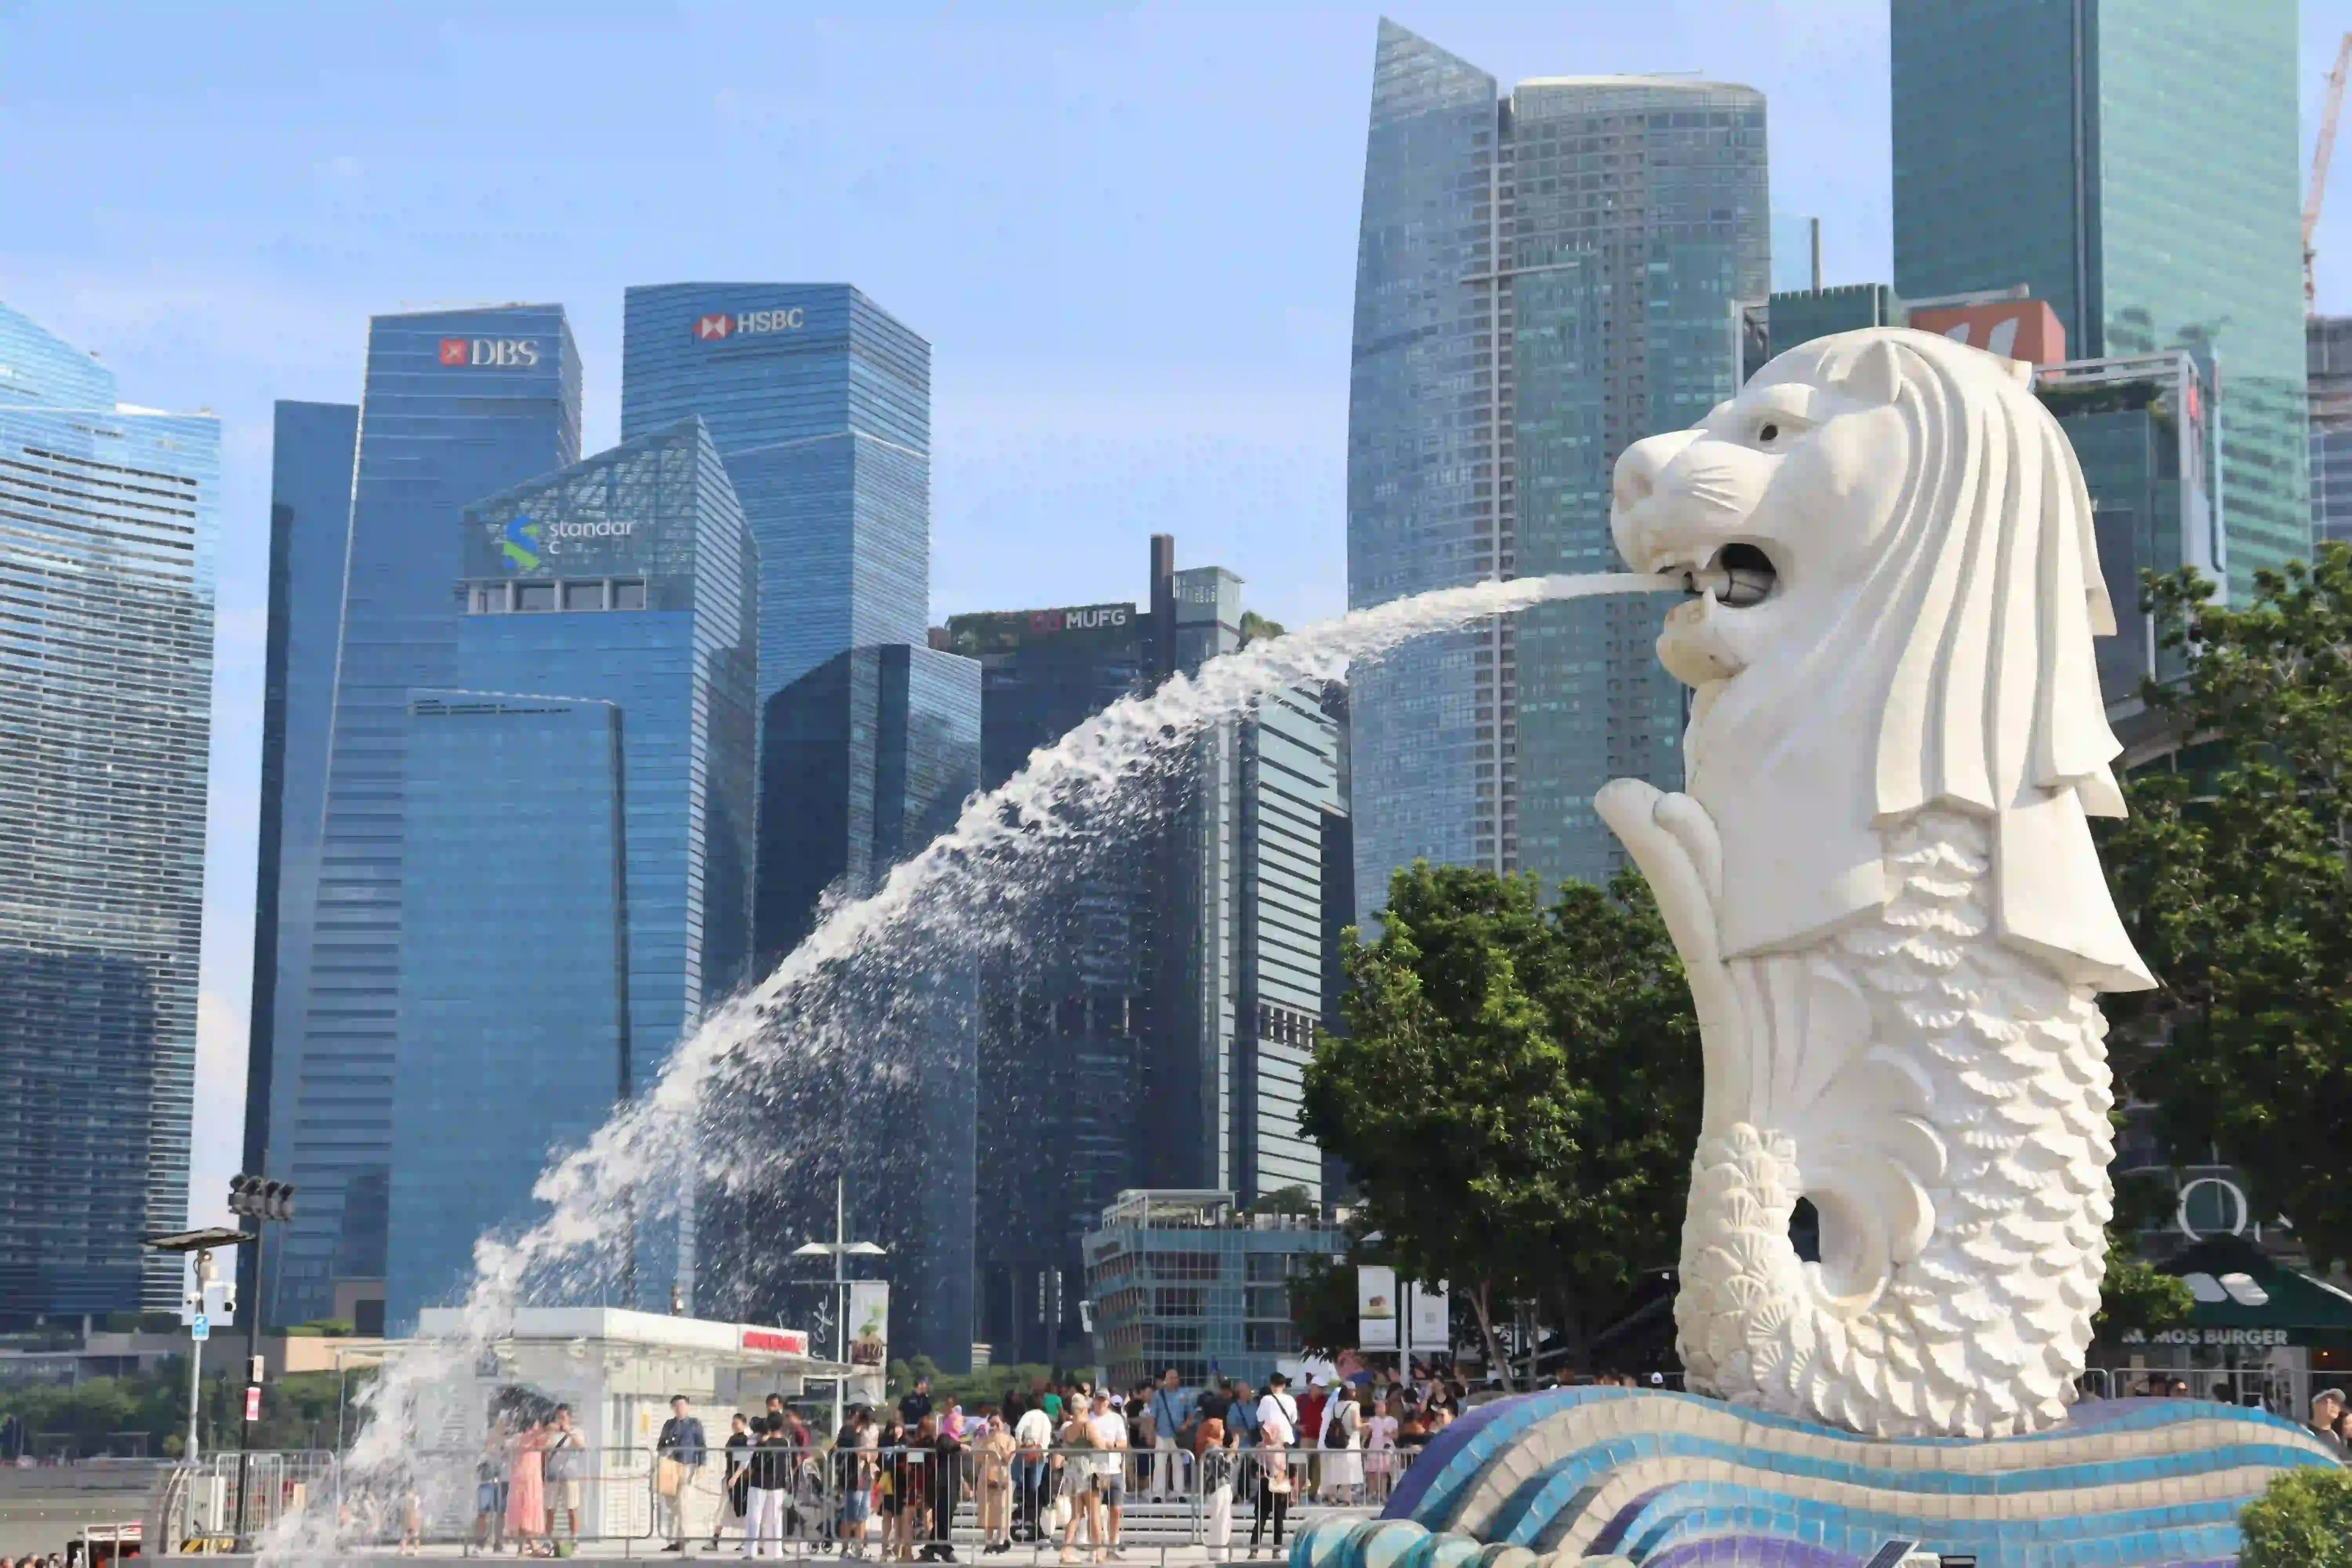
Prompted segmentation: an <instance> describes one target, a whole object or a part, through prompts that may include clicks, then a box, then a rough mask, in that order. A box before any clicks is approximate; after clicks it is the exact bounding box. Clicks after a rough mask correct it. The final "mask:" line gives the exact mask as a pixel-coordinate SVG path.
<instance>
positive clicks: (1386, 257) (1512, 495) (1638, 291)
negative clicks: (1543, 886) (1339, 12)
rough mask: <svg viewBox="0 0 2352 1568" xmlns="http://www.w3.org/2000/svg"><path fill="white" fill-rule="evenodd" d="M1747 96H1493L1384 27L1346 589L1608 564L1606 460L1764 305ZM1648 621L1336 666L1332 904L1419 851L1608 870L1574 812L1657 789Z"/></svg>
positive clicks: (1479, 78) (1512, 624) (1660, 747)
mask: <svg viewBox="0 0 2352 1568" xmlns="http://www.w3.org/2000/svg"><path fill="white" fill-rule="evenodd" d="M1767 186H1768V182H1767V176H1766V148H1765V130H1764V102H1763V98H1762V96H1761V95H1760V94H1759V93H1757V92H1755V91H1753V90H1752V89H1748V88H1744V87H1739V86H1736V85H1732V84H1727V83H1721V82H1706V81H1696V80H1684V79H1661V78H1638V77H1622V78H1621V77H1570V78H1559V79H1538V80H1531V81H1526V82H1522V83H1520V84H1519V85H1518V87H1517V89H1515V90H1514V91H1513V92H1512V93H1511V94H1510V95H1509V96H1508V97H1507V98H1506V99H1502V100H1497V97H1496V81H1495V79H1494V78H1493V77H1491V76H1489V75H1487V74H1486V72H1484V71H1481V70H1479V69H1477V68H1475V67H1474V66H1472V65H1470V64H1468V63H1467V62H1465V61H1464V60H1461V59H1458V58H1455V57H1454V56H1452V55H1450V54H1447V53H1446V52H1445V51H1444V50H1443V49H1440V48H1438V47H1435V46H1433V45H1432V44H1430V43H1429V42H1428V41H1426V40H1425V39H1423V38H1420V37H1415V36H1414V35H1413V34H1412V33H1411V32H1409V31H1407V30H1406V29H1404V28H1402V27H1400V26H1396V25H1395V24H1394V23H1391V22H1382V23H1381V26H1380V32H1379V37H1378V41H1377V45H1376V48H1375V54H1374V63H1373V81H1372V108H1371V128H1370V138H1369V141H1368V143H1367V148H1366V162H1365V175H1364V205H1363V218H1362V227H1361V230H1360V235H1359V239H1358V250H1357V275H1356V322H1355V359H1354V372H1353V377H1352V382H1351V386H1350V395H1349V459H1348V460H1349V468H1348V552H1349V601H1350V603H1351V604H1354V605H1373V604H1380V603H1382V602H1385V601H1387V600H1389V599H1392V598H1396V597H1400V596H1402V595H1406V594H1412V593H1418V592H1422V591H1423V590H1426V589H1431V588H1438V587H1449V586H1456V585H1459V584H1466V583H1473V582H1478V581H1481V580H1487V579H1502V578H1509V577H1516V576H1519V575H1522V574H1538V573H1552V572H1595V571H1605V570H1608V569H1610V568H1611V567H1612V565H1613V564H1614V563H1615V562H1614V554H1613V551H1612V546H1611V544H1610V540H1609V527H1608V512H1609V495H1610V475H1611V471H1612V466H1613V465H1614V463H1615V461H1616V458H1617V455H1618V454H1619V453H1620V452H1622V450H1623V449H1624V448H1625V447H1626V446H1628V445H1630V444H1631V443H1632V442H1633V441H1635V440H1638V439H1640V438H1641V437H1643V436H1646V435H1649V434H1651V433H1653V432H1654V431H1657V430H1661V429H1666V428H1672V427H1675V426H1683V425H1687V424H1689V423H1691V422H1692V421H1693V420H1694V419H1696V417H1698V416H1701V415H1704V414H1705V413H1706V410H1707V409H1708V408H1710V407H1712V406H1713V405H1715V404H1716V403H1717V402H1718V401H1720V400H1721V399H1723V398H1724V397H1727V396H1728V395H1730V394H1731V392H1732V391H1733V390H1734V389H1735V388H1736V387H1737V386H1738V378H1739V354H1738V346H1737V344H1738V337H1737V333H1736V331H1735V326H1736V321H1737V312H1738V305H1739V303H1740V302H1741V301H1743V300H1745V301H1753V300H1760V299H1762V298H1763V296H1764V295H1765V293H1766V286H1767V283H1768V280H1769V249H1770V220H1769V192H1768V188H1767ZM1663 614H1664V610H1663V607H1662V606H1660V605H1658V604H1656V603H1654V602H1652V601H1645V600H1619V599H1598V600H1591V601H1584V602H1580V603H1577V604H1570V605H1545V606H1541V607H1539V608H1538V609H1536V610H1533V611H1530V612H1528V614H1526V615H1524V616H1519V617H1517V618H1516V619H1515V620H1507V621H1496V622H1494V623H1490V624H1489V625H1487V626H1484V627H1480V628H1476V629H1474V630H1470V631H1466V632H1463V633H1459V634H1455V635H1454V636H1451V637H1429V638H1423V639H1419V640H1418V641H1417V642H1415V643H1414V644H1412V646H1410V647H1406V648H1404V649H1402V650H1400V651H1399V652H1398V653H1397V654H1395V655H1391V656H1390V657H1388V658H1384V659H1382V660H1381V662H1380V663H1379V664H1377V665H1375V666H1373V667H1372V668H1369V669H1366V670H1363V671H1360V672H1359V673H1358V674H1357V676H1356V678H1355V690H1354V695H1353V699H1352V720H1353V747H1352V752H1353V767H1354V773H1355V784H1356V786H1357V788H1356V809H1355V818H1354V823H1353V834H1354V839H1355V845H1356V887H1357V898H1358V903H1359V909H1360V912H1361V913H1362V914H1363V915H1365V916H1370V914H1371V913H1372V912H1373V911H1375V910H1378V909H1379V908H1380V907H1381V904H1382V903H1384V902H1385V901H1386V899H1387V895H1388V879H1389V874H1390V872H1391V871H1392V870H1394V869H1395V868H1398V867H1400V866H1402V865H1406V864H1409V863H1410V862H1412V860H1414V859H1417V858H1428V859H1431V860H1433V861H1439V862H1451V863H1467V864H1476V865H1485V866H1490V867H1493V868H1496V869H1497V870H1517V869H1522V868H1524V869H1528V870H1533V871H1537V872H1539V873H1542V874H1544V875H1547V876H1552V877H1559V876H1574V877H1581V878H1586V879H1596V880H1597V879H1605V878H1606V877H1607V876H1608V875H1609V874H1610V873H1611V871H1612V869H1613V868H1615V866H1616V865H1617V864H1618V862H1619V859H1620V853H1619V851H1618V849H1617V847H1616V846H1615V843H1614V841H1613V839H1612V837H1610V835H1609V834H1608V833H1607V831H1606V830H1605V829H1604V828H1603V827H1602V826H1601V823H1600V821H1599V819H1598V818H1597V817H1595V816H1593V813H1592V809H1591V797H1592V795H1593V794H1594V792H1595V791H1597V790H1598V789H1599V788H1600V787H1601V784H1604V783H1606V782H1607V781H1608V780H1609V779H1611V778H1613V777H1618V776H1621V775H1626V774H1632V775H1634V776H1639V777H1644V778H1648V779H1651V780H1653V781H1654V782H1655V783H1657V784H1661V785H1666V786H1672V785H1674V784H1678V783H1679V781H1680V778H1681V762H1680V740H1681V720H1682V700H1681V694H1680V691H1679V689H1677V688H1675V685H1674V683H1673V682H1672V681H1671V680H1670V679H1668V678H1667V677H1666V676H1665V675H1664V672H1663V671H1662V670H1659V669H1658V668H1657V667H1656V660H1655V659H1654V658H1653V657H1652V654H1651V647H1652V644H1653V643H1654V641H1655V638H1656V635H1657V630H1658V623H1659V621H1660V619H1661V617H1662V616H1663Z"/></svg>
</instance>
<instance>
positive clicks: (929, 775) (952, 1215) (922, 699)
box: [703, 643, 980, 1371]
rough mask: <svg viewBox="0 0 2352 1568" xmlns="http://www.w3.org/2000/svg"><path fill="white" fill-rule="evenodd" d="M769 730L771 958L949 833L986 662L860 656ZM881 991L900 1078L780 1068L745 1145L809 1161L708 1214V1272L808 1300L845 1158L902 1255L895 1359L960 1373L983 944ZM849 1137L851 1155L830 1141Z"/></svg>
mask: <svg viewBox="0 0 2352 1568" xmlns="http://www.w3.org/2000/svg"><path fill="white" fill-rule="evenodd" d="M763 722H764V725H765V730H764V733H763V736H762V740H761V775H760V790H761V802H760V821H761V832H762V838H761V879H760V882H759V887H758V890H757V894H756V899H755V910H754V921H753V926H754V930H753V941H754V947H755V950H756V951H757V952H759V953H760V954H761V961H760V962H761V965H762V966H763V967H764V966H766V965H768V964H770V963H773V962H774V961H775V960H776V959H777V958H779V957H781V956H782V954H783V953H785V952H789V951H791V950H792V949H793V947H795V946H797V945H798V944H799V942H801V940H802V939H803V937H805V936H806V935H807V934H808V932H809V931H810V930H811V929H813V928H814V925H815V923H816V921H817V917H818V914H819V910H820V903H821V900H823V899H824V896H825V894H826V893H827V892H828V891H833V890H838V891H839V892H841V893H842V894H844V895H845V896H848V897H853V898H855V897H863V896H865V895H866V894H869V893H871V892H873V891H874V890H875V889H877V888H878V887H879V886H880V885H881V882H882V880H883V879H884V878H886V877H887V876H888V874H889V872H890V869H891V868H893V867H894V866H896V865H898V862H900V861H901V860H904V859H906V858H908V857H909V856H912V855H914V854H916V853H918V852H919V851H920V850H921V849H922V848H923V847H925V846H926V845H928V844H929V843H930V841H931V840H932V839H933V838H936V837H939V835H940V833H942V832H944V831H946V830H947V829H948V828H949V827H950V826H953V825H954V822H955V819H956V816H957V815H958V813H959V812H961V809H962V807H963V804H964V802H965V801H966V800H968V799H970V798H971V795H972V792H973V791H975V790H976V789H978V788H979V787H980V667H979V666H978V665H977V664H975V663H973V662H972V661H971V660H970V659H968V658H959V657H957V656H955V655H953V654H947V653H941V652H939V651H937V650H935V649H933V648H931V647H929V646H928V645H926V646H923V647H908V645H906V644H903V643H894V644H885V645H883V646H882V647H859V648H850V649H848V650H846V651H845V652H842V653H838V654H835V656H834V657H832V658H829V659H826V660H825V661H824V663H822V664H820V665H818V666H817V667H816V668H814V669H812V670H810V671H808V672H807V673H806V674H804V675H803V676H802V677H801V678H800V679H797V680H794V681H793V682H792V683H791V684H790V685H788V686H786V687H785V688H784V689H782V691H779V692H777V693H776V694H775V695H774V696H773V697H772V698H770V699H769V700H768V704H767V708H766V711H765V714H764V717H763ZM870 984H871V985H872V986H873V990H872V991H871V993H870V994H867V995H866V996H864V997H863V998H861V1000H860V1001H859V1002H858V1003H857V1004H856V1005H858V1006H859V1007H860V1008H861V1013H860V1026H861V1028H863V1029H864V1030H865V1036H864V1038H863V1039H862V1040H861V1041H860V1042H859V1045H860V1048H861V1049H862V1050H863V1051H865V1052H866V1053H867V1057H866V1060H867V1061H868V1062H888V1063H890V1064H892V1065H893V1066H894V1067H895V1068H897V1069H898V1072H899V1073H900V1074H901V1075H902V1076H900V1077H898V1079H894V1080H893V1081H892V1082H891V1083H890V1084H889V1086H888V1089H887V1094H886V1095H885V1097H884V1099H883V1101H882V1102H880V1103H877V1102H875V1101H874V1100H871V1099H869V1098H867V1097H866V1095H867V1090H868V1089H870V1088H871V1087H872V1086H871V1083H870V1080H868V1079H857V1080H856V1081H852V1080H851V1079H848V1078H846V1077H844V1078H842V1079H835V1080H830V1081H817V1080H815V1079H809V1080H802V1079H792V1078H791V1077H790V1075H792V1074H793V1073H796V1072H799V1071H801V1070H802V1069H800V1068H780V1069H779V1074H778V1078H777V1079H776V1081H774V1082H773V1083H772V1084H771V1085H769V1086H767V1092H768V1094H769V1096H770V1098H769V1099H768V1100H766V1101H765V1102H764V1103H763V1104H762V1105H761V1107H760V1108H759V1110H758V1111H757V1113H756V1114H757V1116H758V1117H759V1118H760V1119H761V1121H760V1124H759V1125H757V1126H754V1127H751V1128H747V1129H745V1130H743V1131H740V1132H739V1134H738V1138H737V1141H738V1142H739V1143H740V1144H742V1145H743V1146H746V1147H757V1146H759V1145H760V1142H761V1140H762V1139H764V1140H766V1141H767V1142H770V1143H771V1144H772V1145H773V1146H775V1147H778V1148H780V1149H784V1150H793V1151H797V1152H799V1154H800V1155H801V1156H803V1157H802V1158H801V1159H799V1161H798V1162H797V1163H790V1162H787V1161H784V1160H782V1159H781V1158H780V1160H779V1161H778V1163H777V1167H776V1169H777V1172H778V1176H777V1179H776V1180H774V1181H772V1182H767V1183H755V1184H753V1190H752V1191H751V1193H750V1194H748V1195H747V1196H746V1197H745V1198H743V1199H741V1200H740V1201H739V1200H719V1201H714V1203H713V1204H712V1205H710V1206H709V1214H708V1215H707V1218H706V1221H705V1224H704V1226H703V1236H704V1238H705V1247H706V1255H707V1256H706V1258H705V1263H704V1278H705V1279H706V1281H707V1282H709V1285H710V1288H711V1290H712V1292H713V1294H714V1298H715V1299H716V1300H721V1301H727V1302H730V1303H732V1305H731V1306H730V1309H729V1310H731V1311H732V1312H734V1313H735V1314H736V1315H738V1316H740V1317H741V1318H742V1319H743V1320H744V1321H772V1319H773V1318H774V1317H775V1316H776V1315H777V1314H778V1313H780V1312H782V1311H783V1310H786V1303H789V1302H793V1301H796V1300H801V1299H802V1296H801V1294H800V1293H799V1290H798V1286H796V1284H795V1281H799V1282H803V1283H804V1282H805V1281H807V1280H808V1279H810V1278H811V1276H810V1275H809V1273H808V1272H807V1271H806V1270H805V1269H800V1270H795V1269H793V1268H792V1267H791V1266H790V1264H789V1262H788V1256H789V1254H790V1253H791V1251H792V1249H793V1247H794V1246H796V1245H798V1244H799V1243H800V1242H801V1241H803V1240H806V1239H809V1238H811V1237H823V1238H824V1239H830V1238H831V1236H832V1227H833V1221H834V1178H835V1173H836V1169H837V1168H838V1167H839V1161H840V1159H845V1160H846V1162H847V1166H846V1177H845V1179H846V1194H847V1200H848V1204H849V1211H848V1222H849V1226H850V1231H851V1234H852V1235H854V1236H856V1237H861V1238H865V1239H871V1240H877V1241H879V1242H880V1243H881V1244H882V1245H883V1246H884V1247H887V1248H888V1249H889V1258H888V1259H887V1262H885V1263H884V1264H882V1265H881V1266H880V1268H879V1272H880V1273H881V1275H882V1276H883V1277H884V1278H887V1279H889V1280H890V1282H891V1287H890V1288H891V1300H890V1314H891V1344H892V1347H893V1351H894V1353H895V1352H898V1351H899V1350H900V1349H901V1347H903V1351H904V1353H905V1354H908V1355H915V1354H921V1355H928V1356H929V1357H930V1358H931V1359H932V1361H933V1362H935V1363H938V1364H939V1365H940V1368H941V1369H943V1370H949V1371H953V1370H958V1369H961V1368H962V1367H965V1366H967V1365H969V1364H970V1358H971V1345H972V1294H971V1292H972V1253H971V1248H972V1225H973V1210H972V1202H973V1199H972V1172H973V1162H974V1159H975V1154H974V1151H973V1144H972V1140H973V1136H974V1119H975V1117H976V1115H977V1114H978V1106H977V1099H976V1096H977V1092H978V1089H977V1079H976V1073H977V1065H976V1062H975V1057H974V1053H975V1049H976V1046H975V1041H976V1037H977V1029H978V1006H979V972H978V963H977V959H976V958H975V957H974V956H973V955H972V954H971V953H970V952H953V951H945V952H940V953H936V954H926V955H919V956H912V955H910V960H909V962H907V963H903V964H900V965H898V966H897V967H896V968H894V970H893V971H892V972H891V973H889V974H888V975H887V977H886V978H881V979H873V980H871V981H870ZM755 1092H757V1091H755ZM852 1126H858V1127H861V1128H871V1129H873V1130H874V1131H875V1132H876V1134H877V1136H878V1139H879V1142H877V1141H876V1138H872V1137H859V1136H853V1135H851V1134H850V1133H848V1132H847V1131H845V1130H846V1129H848V1128H850V1127H852ZM835 1149H845V1150H846V1153H845V1155H843V1156H839V1157H836V1156H835V1155H832V1154H830V1153H827V1152H823V1151H830V1150H835ZM820 1167H822V1168H821V1169H820Z"/></svg>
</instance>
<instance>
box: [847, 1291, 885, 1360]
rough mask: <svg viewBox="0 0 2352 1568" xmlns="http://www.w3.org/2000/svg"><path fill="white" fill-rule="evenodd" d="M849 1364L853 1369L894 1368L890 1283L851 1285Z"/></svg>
mask: <svg viewBox="0 0 2352 1568" xmlns="http://www.w3.org/2000/svg"><path fill="white" fill-rule="evenodd" d="M849 1362H850V1364H851V1365H852V1366H870V1367H876V1368H881V1367H887V1366H888V1365H889V1364H890V1281H888V1280H887V1279H853V1280H851V1281H850V1282H849Z"/></svg>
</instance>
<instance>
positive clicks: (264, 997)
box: [245, 402, 360, 1171]
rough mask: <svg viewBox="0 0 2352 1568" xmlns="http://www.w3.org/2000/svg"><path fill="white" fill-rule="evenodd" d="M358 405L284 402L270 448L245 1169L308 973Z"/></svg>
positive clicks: (256, 1163)
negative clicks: (294, 981) (299, 981)
mask: <svg viewBox="0 0 2352 1568" xmlns="http://www.w3.org/2000/svg"><path fill="white" fill-rule="evenodd" d="M359 434H360V411H359V407H358V405H355V404H349V403H283V402H281V403H279V404H278V407H277V414H276V419H275V422H274V425H273V428H272V431H271V439H270V453H269V630H268V639H267V641H266V642H265V644H264V650H263V655H262V688H261V689H262V697H261V820H260V831H259V833H258V835H257V838H258V842H259V855H258V857H257V866H256V869H255V876H254V889H253V1001H252V1005H251V1016H250V1021H249V1024H248V1026H247V1047H246V1089H245V1092H246V1100H245V1168H246V1169H247V1170H248V1171H260V1170H263V1169H265V1168H266V1167H267V1166H268V1161H269V1114H270V1109H271V1107H270V1087H271V1084H272V1082H273V1080H274V1079H275V1076H276V1075H275V1073H274V1072H273V1070H272V1064H273V1063H274V1062H275V1060H276V1058H277V1048H278V1039H279V1037H281V1036H282V1037H285V1038H287V1039H289V1040H292V1039H297V1038H299V1036H300V1032H301V1011H300V998H299V995H297V994H293V993H291V992H290V991H281V990H280V989H279V987H278V973H279V971H280V969H281V968H283V969H285V970H286V971H287V972H288V973H292V974H297V975H299V974H303V973H308V972H309V969H310V921H311V918H312V916H313V914H314V913H315V911H316V909H317V904H318V891H319V829H320V820H321V818H322V817H323V816H324V815H325V811H326V801H327V736H328V727H329V723H330V721H331V718H332V716H333V713H334V707H335V653H336V649H337V647H339V646H340V644H341V640H342V626H343V562H344V557H345V555H346V554H347V553H348V552H349V549H350V545H351V537H352V461H353V459H354V458H355V457H356V455H357V451H358V447H359Z"/></svg>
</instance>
